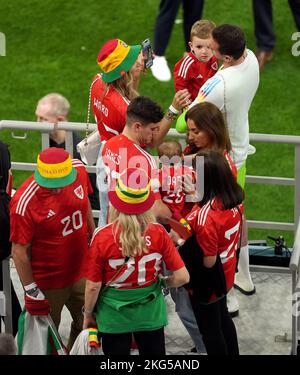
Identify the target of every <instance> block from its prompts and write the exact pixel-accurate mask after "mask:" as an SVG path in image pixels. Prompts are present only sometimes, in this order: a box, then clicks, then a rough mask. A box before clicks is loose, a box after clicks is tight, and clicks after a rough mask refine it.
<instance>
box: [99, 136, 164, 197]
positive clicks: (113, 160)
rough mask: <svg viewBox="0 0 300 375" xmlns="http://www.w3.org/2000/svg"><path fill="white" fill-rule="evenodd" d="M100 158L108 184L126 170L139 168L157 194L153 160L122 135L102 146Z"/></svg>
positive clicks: (157, 187) (156, 171)
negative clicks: (144, 173) (149, 180)
mask: <svg viewBox="0 0 300 375" xmlns="http://www.w3.org/2000/svg"><path fill="white" fill-rule="evenodd" d="M102 158H103V162H104V164H105V166H106V170H107V173H108V176H109V183H113V182H114V181H116V179H118V177H119V175H120V173H122V172H123V171H124V170H125V169H126V168H140V169H143V170H144V171H145V172H146V173H147V174H148V176H149V177H150V178H151V180H152V188H153V191H155V192H158V190H159V186H158V181H157V178H158V177H157V174H158V170H157V165H156V162H155V159H154V158H153V156H152V155H150V154H149V153H148V152H147V151H145V150H143V149H142V148H141V147H140V146H138V145H137V144H136V143H134V142H133V141H132V140H130V139H129V138H128V137H126V136H125V135H124V134H120V135H118V136H116V137H113V138H111V139H110V140H109V141H107V142H106V143H105V144H104V146H103V150H102ZM159 197H160V196H159Z"/></svg>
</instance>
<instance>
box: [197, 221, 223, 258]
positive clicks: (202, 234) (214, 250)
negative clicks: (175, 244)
mask: <svg viewBox="0 0 300 375" xmlns="http://www.w3.org/2000/svg"><path fill="white" fill-rule="evenodd" d="M196 238H197V241H198V243H199V245H200V246H201V248H202V250H203V253H204V256H216V255H217V254H218V230H217V227H216V224H215V222H214V221H213V220H212V219H211V218H210V217H207V219H206V221H205V224H204V226H200V225H199V226H197V227H196Z"/></svg>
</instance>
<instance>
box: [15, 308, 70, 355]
mask: <svg viewBox="0 0 300 375" xmlns="http://www.w3.org/2000/svg"><path fill="white" fill-rule="evenodd" d="M18 328H19V330H18V334H17V337H16V341H17V345H18V354H19V355H47V354H53V355H66V354H67V353H66V350H65V348H64V346H63V343H62V340H61V338H60V336H59V333H58V332H57V330H56V327H55V325H54V323H53V320H52V318H51V317H50V315H48V316H33V315H30V314H29V313H28V312H27V311H26V310H23V311H22V313H21V315H20V318H19V326H18Z"/></svg>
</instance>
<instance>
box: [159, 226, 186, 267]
mask: <svg viewBox="0 0 300 375" xmlns="http://www.w3.org/2000/svg"><path fill="white" fill-rule="evenodd" d="M160 230H161V233H162V241H161V244H162V249H163V253H162V254H163V260H164V262H165V263H166V267H167V269H168V270H170V271H177V270H179V269H180V268H182V267H184V262H183V260H182V259H181V256H180V255H179V253H178V251H177V249H176V247H175V245H174V244H173V241H172V240H171V238H170V237H169V235H168V233H167V232H166V230H165V228H163V227H162V226H161V225H160Z"/></svg>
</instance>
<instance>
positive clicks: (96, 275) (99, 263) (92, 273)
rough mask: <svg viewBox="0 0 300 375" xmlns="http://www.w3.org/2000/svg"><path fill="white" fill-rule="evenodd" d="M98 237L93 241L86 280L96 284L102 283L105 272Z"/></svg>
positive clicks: (88, 258) (89, 252)
mask: <svg viewBox="0 0 300 375" xmlns="http://www.w3.org/2000/svg"><path fill="white" fill-rule="evenodd" d="M97 237H98V236H97V235H96V236H95V237H94V238H93V239H92V242H91V245H90V247H89V250H88V257H87V264H86V278H87V279H88V280H90V281H93V282H94V283H99V282H102V280H103V270H104V259H103V258H102V257H101V255H100V249H99V245H98V241H97Z"/></svg>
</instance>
